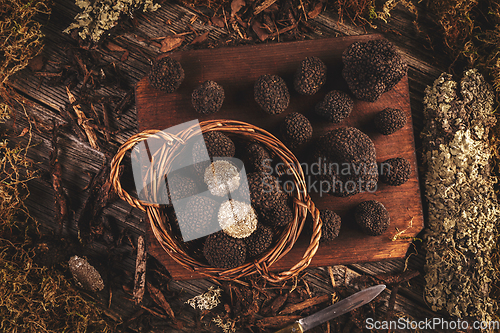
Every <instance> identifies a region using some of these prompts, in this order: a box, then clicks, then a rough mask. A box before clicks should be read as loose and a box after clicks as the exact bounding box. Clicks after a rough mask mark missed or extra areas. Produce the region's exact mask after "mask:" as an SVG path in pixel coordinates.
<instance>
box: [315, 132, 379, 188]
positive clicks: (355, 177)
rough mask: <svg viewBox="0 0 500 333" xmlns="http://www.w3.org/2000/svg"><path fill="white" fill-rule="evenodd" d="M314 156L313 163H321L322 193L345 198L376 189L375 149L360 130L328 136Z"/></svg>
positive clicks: (326, 135) (320, 142)
mask: <svg viewBox="0 0 500 333" xmlns="http://www.w3.org/2000/svg"><path fill="white" fill-rule="evenodd" d="M312 156H313V160H312V163H316V164H319V169H320V170H319V172H317V174H318V175H317V178H318V180H319V181H320V186H319V187H320V190H322V191H324V192H330V193H331V194H333V195H336V196H341V197H345V196H350V195H354V194H357V193H360V192H365V191H368V192H374V191H375V190H376V186H377V181H378V170H377V162H376V160H375V158H376V155H375V146H374V144H373V142H372V141H371V140H370V138H369V137H368V135H366V134H365V133H363V132H361V131H360V130H359V129H357V128H354V127H342V128H337V129H334V130H332V131H330V132H328V133H326V134H325V135H323V136H322V137H321V138H319V140H318V142H317V144H316V149H315V150H314V153H313V155H312ZM327 185H328V186H327Z"/></svg>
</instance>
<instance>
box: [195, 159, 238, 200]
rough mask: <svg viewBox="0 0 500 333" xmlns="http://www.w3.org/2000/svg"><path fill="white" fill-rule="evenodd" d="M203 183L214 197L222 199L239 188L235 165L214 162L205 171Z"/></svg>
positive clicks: (220, 161)
mask: <svg viewBox="0 0 500 333" xmlns="http://www.w3.org/2000/svg"><path fill="white" fill-rule="evenodd" d="M204 179H205V183H206V184H207V186H208V190H209V191H210V193H212V194H213V195H215V196H218V197H222V196H224V195H227V194H229V193H230V192H233V191H234V190H236V189H237V188H238V186H240V174H239V171H238V168H237V167H236V165H234V164H233V163H231V162H229V161H225V160H218V161H214V162H213V163H212V164H210V165H209V166H208V168H207V169H206V170H205V178H204Z"/></svg>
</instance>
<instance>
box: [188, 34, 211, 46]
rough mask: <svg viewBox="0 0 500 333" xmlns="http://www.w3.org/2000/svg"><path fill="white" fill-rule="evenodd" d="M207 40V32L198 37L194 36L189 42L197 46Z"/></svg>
mask: <svg viewBox="0 0 500 333" xmlns="http://www.w3.org/2000/svg"><path fill="white" fill-rule="evenodd" d="M207 39H208V31H207V32H205V33H203V34H201V35H199V36H196V37H195V38H194V39H193V40H192V41H191V44H199V43H203V42H204V41H206V40H207Z"/></svg>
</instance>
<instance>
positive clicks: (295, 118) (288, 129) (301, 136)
mask: <svg viewBox="0 0 500 333" xmlns="http://www.w3.org/2000/svg"><path fill="white" fill-rule="evenodd" d="M280 132H281V136H282V137H283V142H284V143H285V144H286V145H287V146H288V147H290V148H292V149H293V148H297V147H298V146H300V145H302V144H304V143H306V142H307V141H309V140H310V139H311V138H312V134H313V127H312V125H311V122H309V120H308V119H307V118H306V117H305V116H304V115H303V114H301V113H298V112H293V113H290V114H289V115H287V116H286V117H285V119H284V120H283V122H282V123H281V127H280Z"/></svg>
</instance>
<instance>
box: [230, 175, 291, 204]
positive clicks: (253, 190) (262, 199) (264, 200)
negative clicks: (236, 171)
mask: <svg viewBox="0 0 500 333" xmlns="http://www.w3.org/2000/svg"><path fill="white" fill-rule="evenodd" d="M247 180H248V189H246V188H245V187H244V186H240V189H238V191H249V192H250V199H251V204H252V207H254V208H255V209H257V208H260V207H267V206H268V205H270V202H271V201H274V198H276V197H277V196H281V195H283V194H284V193H283V190H282V189H281V186H280V184H279V183H278V179H277V178H276V177H274V176H273V175H270V174H267V173H264V172H252V173H249V174H247ZM285 195H286V194H285Z"/></svg>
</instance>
